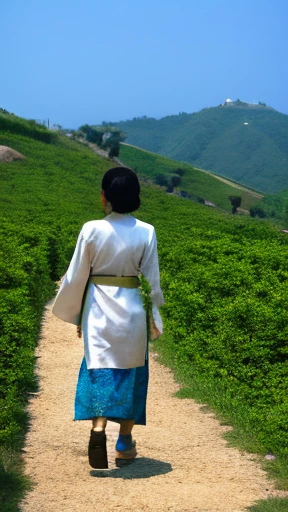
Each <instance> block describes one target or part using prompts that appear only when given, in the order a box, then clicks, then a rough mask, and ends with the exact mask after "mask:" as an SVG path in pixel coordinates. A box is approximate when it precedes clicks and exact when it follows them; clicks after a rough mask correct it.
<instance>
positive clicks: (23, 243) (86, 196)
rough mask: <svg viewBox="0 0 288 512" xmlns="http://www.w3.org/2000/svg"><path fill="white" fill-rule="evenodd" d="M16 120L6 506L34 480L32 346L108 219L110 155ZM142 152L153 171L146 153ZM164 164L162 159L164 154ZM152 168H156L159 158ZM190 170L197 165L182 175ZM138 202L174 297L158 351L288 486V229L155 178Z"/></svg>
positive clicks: (7, 326)
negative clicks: (27, 457)
mask: <svg viewBox="0 0 288 512" xmlns="http://www.w3.org/2000/svg"><path fill="white" fill-rule="evenodd" d="M13 122H14V121H13V119H12V120H11V122H10V124H9V126H8V128H7V129H5V131H3V130H2V132H0V145H3V146H8V147H11V148H13V149H14V150H16V151H18V152H19V153H21V154H22V155H23V156H24V157H25V158H24V159H23V160H17V161H14V162H0V179H1V189H0V202H1V209H0V220H1V224H0V242H1V244H0V307H1V312H2V316H1V330H0V375H1V384H0V447H1V450H0V502H1V506H2V508H3V507H4V508H3V512H7V511H9V512H14V511H16V510H18V509H17V506H16V502H17V500H18V499H19V496H20V495H22V494H23V491H24V489H25V486H26V483H25V481H23V479H21V468H22V466H21V460H22V459H21V449H22V446H23V438H24V435H25V432H26V430H27V427H28V419H27V412H25V411H26V409H25V406H26V401H27V395H28V393H30V392H35V391H36V390H37V382H36V379H35V376H34V365H35V347H36V345H37V342H38V337H39V333H40V328H41V318H42V314H43V309H44V305H45V303H46V302H47V300H48V299H49V298H51V297H52V296H53V293H54V292H55V281H56V280H58V279H59V278H60V277H61V276H62V275H63V273H64V272H65V270H66V268H67V264H68V262H69V260H70V258H71V255H72V252H73V248H74V246H75V242H76V239H77V235H78V233H79V230H80V228H81V225H82V224H83V223H84V222H86V221H88V220H91V219H92V218H102V217H103V211H102V207H101V199H100V190H101V179H102V176H103V174H104V172H105V171H106V170H107V169H108V168H109V167H111V166H113V165H114V162H111V161H110V162H109V161H107V160H103V159H102V158H100V157H99V156H98V155H96V154H94V153H93V152H92V151H91V150H90V149H89V148H87V147H85V146H82V145H81V144H79V143H77V142H75V141H72V140H70V139H68V138H67V137H65V136H59V135H58V134H53V137H50V132H49V131H47V130H45V129H44V128H43V127H39V128H38V126H37V125H34V126H32V125H31V123H30V124H29V123H28V125H27V123H26V121H25V122H24V121H23V123H21V120H20V119H19V118H18V119H16V120H15V131H13ZM32 124H33V123H32ZM31 126H32V128H33V129H31ZM128 151H129V149H128ZM137 152H138V153H137V154H138V155H140V154H141V158H139V156H138V157H137V155H136V154H135V158H136V157H137V158H138V161H139V162H140V163H139V164H138V165H143V168H144V160H145V155H146V156H147V154H146V152H139V150H137ZM131 155H132V153H131ZM128 156H129V155H128V152H127V153H126V157H125V151H124V153H123V158H126V159H127V158H128ZM152 156H153V155H152ZM120 157H121V155H120ZM133 158H134V157H133ZM153 158H155V155H154V157H153ZM141 162H142V164H141ZM162 163H163V166H164V167H165V169H166V166H167V161H166V160H165V159H163V160H162ZM145 165H146V171H145V172H147V170H148V167H150V166H151V167H152V160H150V161H148V164H145ZM171 165H174V166H175V165H176V164H175V162H173V164H171ZM185 171H186V169H185ZM153 172H154V169H153ZM189 172H190V171H189ZM199 173H200V171H199ZM202 175H203V176H204V175H205V176H207V178H210V177H209V175H206V174H204V173H201V177H202ZM185 176H186V177H187V176H188V170H187V172H186V173H185V174H184V175H183V183H184V177H185ZM192 176H193V175H192ZM199 176H200V174H199ZM195 180H196V174H195ZM215 183H216V181H215V182H214V184H215ZM219 183H220V182H219ZM223 185H224V184H223ZM225 195H226V192H225ZM141 201H142V205H141V209H140V210H139V212H137V217H138V218H140V219H141V220H143V221H145V222H150V223H152V224H153V225H155V228H156V232H157V238H158V246H159V260H160V268H161V285H162V287H163V291H164V296H165V301H166V302H165V306H164V308H163V318H164V322H165V332H166V335H165V343H162V340H161V343H160V342H159V347H157V352H159V353H162V352H163V351H167V354H168V355H169V354H170V356H171V357H170V360H171V365H172V366H173V367H174V368H175V369H176V371H178V372H179V371H181V373H182V377H181V378H183V381H184V382H185V384H186V386H187V388H186V389H185V390H184V391H183V393H184V394H183V396H185V393H188V391H189V393H190V394H191V395H194V396H197V399H199V400H200V401H201V403H205V404H207V405H210V406H211V407H213V408H214V409H215V410H217V411H218V412H219V411H220V412H221V415H222V418H223V421H226V422H227V423H228V424H232V425H233V426H234V427H235V431H236V432H237V436H238V441H237V442H238V443H239V438H241V439H242V443H241V444H242V447H244V448H245V449H246V450H250V451H255V452H257V453H260V454H261V456H262V457H263V456H264V454H267V453H273V454H275V456H276V462H275V463H274V462H273V461H271V462H269V464H270V466H269V467H270V470H273V471H274V475H277V477H278V479H279V482H280V485H281V486H282V488H287V482H288V475H287V467H288V465H287V460H288V424H287V417H288V415H287V410H288V402H287V382H288V368H287V307H288V293H287V265H288V251H287V246H288V238H287V237H286V236H285V235H284V234H282V233H281V232H279V231H277V230H276V229H275V228H274V227H273V226H272V225H270V224H268V223H266V222H262V221H259V220H257V219H251V218H248V217H245V216H236V215H230V214H227V213H222V212H220V211H218V210H216V209H214V208H207V207H206V206H205V205H203V204H197V203H195V202H193V201H186V200H183V199H181V198H179V197H176V196H174V195H173V194H167V193H166V192H165V191H164V190H163V189H161V188H159V187H155V186H154V185H151V183H150V179H147V182H146V183H145V182H143V183H142V189H141ZM168 355H167V357H168ZM184 377H185V378H184ZM188 388H189V389H188ZM187 389H188V391H187ZM267 411H269V414H267ZM187 421H188V420H187ZM203 462H205V461H203ZM271 468H272V469H271ZM11 500H12V502H13V503H12V502H11ZM11 503H12V504H11ZM2 508H1V512H2ZM259 510H260V509H259Z"/></svg>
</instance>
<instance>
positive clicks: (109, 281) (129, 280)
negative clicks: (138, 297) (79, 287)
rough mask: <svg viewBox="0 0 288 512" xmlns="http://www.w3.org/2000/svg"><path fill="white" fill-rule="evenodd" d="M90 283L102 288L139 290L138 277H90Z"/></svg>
mask: <svg viewBox="0 0 288 512" xmlns="http://www.w3.org/2000/svg"><path fill="white" fill-rule="evenodd" d="M89 281H90V282H92V283H94V284H98V285H100V286H117V287H119V288H139V286H140V281H139V278H138V277H137V276H101V275H98V276H90V278H89Z"/></svg>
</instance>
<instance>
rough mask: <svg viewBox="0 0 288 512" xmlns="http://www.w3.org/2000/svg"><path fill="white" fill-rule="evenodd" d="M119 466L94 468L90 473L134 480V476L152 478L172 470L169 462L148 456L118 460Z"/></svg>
mask: <svg viewBox="0 0 288 512" xmlns="http://www.w3.org/2000/svg"><path fill="white" fill-rule="evenodd" d="M117 465H118V467H117V468H115V469H111V470H110V471H109V469H108V470H99V469H97V470H92V471H90V475H91V476H93V477H95V478H123V479H124V480H132V479H133V478H151V477H152V476H157V475H165V474H166V473H170V471H172V466H171V464H169V462H162V461H161V460H155V459H149V458H148V457H139V458H137V459H135V460H133V461H123V460H118V461H117Z"/></svg>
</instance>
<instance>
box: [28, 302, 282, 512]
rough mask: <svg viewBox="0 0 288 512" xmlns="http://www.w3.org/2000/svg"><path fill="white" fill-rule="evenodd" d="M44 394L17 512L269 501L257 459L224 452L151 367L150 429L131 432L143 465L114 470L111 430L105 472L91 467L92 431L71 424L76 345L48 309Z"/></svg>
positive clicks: (208, 417) (208, 421)
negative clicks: (27, 482)
mask: <svg viewBox="0 0 288 512" xmlns="http://www.w3.org/2000/svg"><path fill="white" fill-rule="evenodd" d="M37 356H38V374H39V378H40V391H39V393H38V394H37V395H36V396H35V397H33V398H32V400H31V402H30V406H29V409H30V413H31V417H32V422H31V429H30V432H29V434H28V437H27V443H26V448H25V460H26V468H27V469H26V471H27V474H28V475H29V476H30V477H31V478H32V479H33V481H34V484H35V485H34V489H33V490H32V491H31V492H30V494H28V496H27V498H26V500H25V502H23V503H22V505H21V508H22V511H23V512H52V511H53V512H80V511H81V512H84V511H85V512H95V511H103V512H104V511H105V512H110V511H117V512H124V511H125V512H127V510H133V511H135V512H138V511H151V512H158V511H163V512H164V511H165V512H166V511H172V512H176V511H177V512H196V511H197V512H243V511H244V510H245V508H246V507H248V506H250V505H252V504H253V503H254V502H255V501H256V500H258V499H261V498H265V497H267V496H268V495H271V493H272V484H271V483H270V482H269V483H268V482H267V480H266V476H265V473H264V472H263V471H262V470H261V469H260V467H259V466H258V465H257V463H256V461H255V459H254V460H253V456H251V455H247V454H241V453H240V452H239V451H237V450H236V449H232V448H227V446H226V442H225V441H224V440H223V439H222V437H221V434H222V433H223V432H225V427H223V426H220V425H219V423H218V421H216V420H215V418H214V417H213V415H212V414H204V413H203V412H202V411H201V406H199V405H197V404H196V403H194V402H193V401H192V400H189V399H185V400H180V399H178V398H175V397H174V396H173V394H174V393H175V391H176V390H177V389H178V386H177V385H176V384H175V382H174V381H173V377H172V374H171V372H170V371H169V370H168V369H166V368H165V367H163V366H161V365H160V364H159V363H157V361H156V357H155V355H154V357H153V356H151V357H150V360H151V376H150V389H149V395H148V397H149V400H148V426H147V427H135V430H134V437H135V438H136V439H137V444H138V448H139V456H138V458H137V459H136V461H135V462H133V463H132V464H129V465H125V466H124V467H122V468H120V469H119V468H116V467H115V464H114V458H113V457H114V444H115V440H116V436H117V430H116V429H117V427H116V425H115V424H113V423H110V424H109V428H108V432H107V433H108V439H109V443H108V450H109V462H110V467H111V469H110V470H108V471H95V470H91V468H90V467H89V465H88V462H87V444H88V437H89V431H90V422H73V421H72V418H73V398H74V391H75V383H76V379H77V373H78V367H79V363H80V360H81V358H82V342H81V341H79V340H78V339H77V338H76V335H75V328H74V327H73V326H72V325H69V324H65V323H64V322H62V321H61V320H58V319H57V318H55V317H54V316H53V315H52V314H51V311H50V306H48V308H47V311H46V314H45V319H44V325H43V332H42V339H41V341H40V343H39V347H38V349H37Z"/></svg>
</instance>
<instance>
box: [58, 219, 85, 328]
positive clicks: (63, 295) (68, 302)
mask: <svg viewBox="0 0 288 512" xmlns="http://www.w3.org/2000/svg"><path fill="white" fill-rule="evenodd" d="M90 268H91V258H90V254H89V245H88V243H87V241H86V239H85V237H84V232H83V228H82V230H81V232H80V234H79V237H78V240H77V244H76V247H75V251H74V254H73V257H72V260H71V262H70V265H69V268H68V270H67V272H66V274H65V276H64V278H63V281H62V283H61V286H60V289H59V291H58V294H57V296H56V299H55V302H54V305H53V308H52V312H53V313H54V315H55V316H57V317H58V318H61V320H64V321H65V322H68V323H71V324H75V325H80V323H81V309H82V300H83V295H84V292H85V288H86V284H87V280H88V278H89V274H90Z"/></svg>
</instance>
